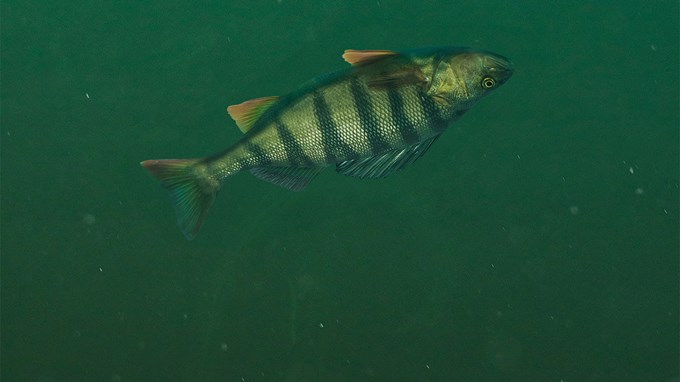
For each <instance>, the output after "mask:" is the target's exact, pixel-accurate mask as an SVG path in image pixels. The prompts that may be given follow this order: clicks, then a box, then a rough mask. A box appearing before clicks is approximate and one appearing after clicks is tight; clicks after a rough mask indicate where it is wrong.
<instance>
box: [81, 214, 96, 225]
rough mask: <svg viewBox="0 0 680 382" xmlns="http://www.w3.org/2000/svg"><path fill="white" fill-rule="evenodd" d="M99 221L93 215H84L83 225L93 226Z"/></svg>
mask: <svg viewBox="0 0 680 382" xmlns="http://www.w3.org/2000/svg"><path fill="white" fill-rule="evenodd" d="M96 221H97V218H95V217H94V215H92V214H85V215H83V223H84V224H86V225H92V224H94V223H95V222H96Z"/></svg>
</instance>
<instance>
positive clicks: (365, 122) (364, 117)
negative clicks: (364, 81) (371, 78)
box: [350, 78, 390, 154]
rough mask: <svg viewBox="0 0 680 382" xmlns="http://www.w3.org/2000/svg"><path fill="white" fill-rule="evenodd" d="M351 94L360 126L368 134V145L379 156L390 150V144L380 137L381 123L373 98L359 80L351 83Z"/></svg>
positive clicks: (353, 80) (354, 79)
mask: <svg viewBox="0 0 680 382" xmlns="http://www.w3.org/2000/svg"><path fill="white" fill-rule="evenodd" d="M350 92H351V94H352V98H353V99H354V106H355V108H356V110H357V114H358V115H359V122H360V126H361V128H362V129H363V130H364V132H365V133H366V136H367V137H368V143H369V144H370V145H371V151H372V152H373V153H374V154H379V153H381V152H383V151H385V150H387V149H389V148H390V145H389V143H388V142H387V141H385V138H384V137H383V136H382V135H380V128H379V122H378V119H377V117H376V115H375V114H374V112H373V107H372V105H371V104H372V102H371V97H370V96H369V95H368V93H367V92H366V90H365V89H364V87H363V86H362V85H361V83H360V82H359V80H358V79H356V78H353V79H352V80H351V81H350Z"/></svg>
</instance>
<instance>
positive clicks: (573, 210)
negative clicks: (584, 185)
mask: <svg viewBox="0 0 680 382" xmlns="http://www.w3.org/2000/svg"><path fill="white" fill-rule="evenodd" d="M569 212H571V214H572V215H578V213H579V209H578V206H571V207H569Z"/></svg>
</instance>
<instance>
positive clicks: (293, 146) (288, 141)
mask: <svg viewBox="0 0 680 382" xmlns="http://www.w3.org/2000/svg"><path fill="white" fill-rule="evenodd" d="M275 123H276V131H277V132H278V133H279V137H281V143H282V144H283V149H284V150H285V151H286V159H287V161H288V162H289V163H290V164H291V165H295V166H304V167H314V161H312V160H311V159H310V158H309V157H308V156H307V154H305V152H304V150H302V146H300V143H299V142H298V141H297V139H295V136H294V135H293V133H291V132H290V129H289V128H288V126H286V125H285V124H284V123H283V122H282V121H280V120H277V121H276V122H275Z"/></svg>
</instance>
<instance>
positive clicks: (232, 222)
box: [0, 0, 680, 382]
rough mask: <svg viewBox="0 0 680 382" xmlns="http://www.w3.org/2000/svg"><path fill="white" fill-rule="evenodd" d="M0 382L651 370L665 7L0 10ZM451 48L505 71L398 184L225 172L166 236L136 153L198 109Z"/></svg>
mask: <svg viewBox="0 0 680 382" xmlns="http://www.w3.org/2000/svg"><path fill="white" fill-rule="evenodd" d="M1 17H2V22H1V28H2V29H1V32H2V34H1V38H2V42H1V46H0V49H1V59H2V62H1V63H2V66H1V75H2V81H1V83H0V85H1V101H2V109H1V130H0V135H1V142H2V151H1V154H2V158H1V159H2V163H1V164H2V173H1V176H2V178H1V182H2V183H1V184H2V193H1V197H2V211H1V212H2V220H1V222H2V231H1V235H2V236H1V238H2V247H1V251H2V252H1V254H2V280H1V281H2V300H1V303H2V306H1V308H2V338H1V351H2V364H1V368H2V373H1V377H2V380H3V381H38V382H54V381H111V382H119V381H555V382H560V381H564V382H572V381H662V382H665V381H676V382H677V381H678V359H679V355H678V326H679V325H678V320H679V318H678V291H679V289H678V288H679V286H678V271H679V270H678V262H679V254H678V230H679V226H678V204H679V200H678V166H679V163H680V162H679V158H678V144H679V141H678V139H679V138H678V136H679V135H678V131H679V121H678V106H679V99H678V3H677V1H672V0H668V1H648V2H644V3H643V2H640V1H632V0H628V1H618V2H613V1H578V2H576V1H559V2H546V1H537V0H532V1H522V2H508V1H455V2H453V1H423V2H414V1H404V0H401V1H396V0H380V1H291V0H280V1H275V0H272V1H239V2H234V1H194V2H178V1H167V0H163V1H158V0H156V1H149V2H135V1H110V0H99V1H69V2H65V1H64V2H58V1H52V2H44V1H16V0H5V1H3V2H2V13H1ZM429 45H467V46H473V47H477V48H483V49H488V50H491V51H494V52H497V53H500V54H503V55H506V56H508V57H510V58H512V59H513V61H514V62H515V65H516V72H515V75H514V77H513V78H512V79H511V80H510V81H509V82H508V83H507V84H506V85H505V86H504V87H503V88H501V89H500V90H498V91H497V92H495V93H494V94H493V95H492V96H490V97H489V98H487V99H484V100H483V101H482V102H481V103H480V104H479V105H477V106H476V107H475V108H474V109H473V110H472V111H470V112H469V113H468V114H467V115H466V116H465V117H463V118H462V119H461V120H460V121H459V123H457V124H456V125H455V126H454V127H452V128H451V129H449V131H447V133H446V134H444V136H443V137H442V139H440V140H439V141H438V143H437V144H436V145H434V147H433V148H432V149H431V150H430V152H429V153H428V154H427V155H426V156H425V157H424V158H423V159H421V160H419V161H418V162H417V163H416V164H414V165H412V166H410V167H409V168H408V169H407V170H405V171H403V172H400V173H398V174H395V175H393V176H391V177H389V178H387V179H384V180H379V181H367V180H364V181H362V180H359V179H354V178H350V177H344V176H341V175H338V174H335V173H334V172H333V171H331V170H328V171H327V172H325V173H324V174H322V175H321V176H319V177H318V178H317V179H316V180H315V181H314V182H313V183H312V184H311V185H310V187H308V188H307V189H306V190H305V191H304V192H301V193H292V192H289V191H287V190H284V189H282V188H279V187H276V186H273V185H271V184H268V183H264V182H262V181H259V180H257V179H255V178H254V177H252V176H250V175H248V174H243V175H239V176H236V177H234V178H233V179H231V180H230V181H228V182H227V183H226V184H225V186H224V188H223V191H222V192H221V193H220V195H219V197H218V200H217V202H216V204H215V206H214V208H213V209H212V210H211V212H210V214H209V216H208V219H207V221H206V223H205V225H204V227H203V230H202V231H201V233H200V235H199V236H198V237H197V238H196V239H195V240H194V241H192V242H187V241H185V239H184V237H183V236H182V235H181V234H180V232H179V230H178V229H177V227H176V225H175V217H174V212H173V211H172V209H171V207H170V204H169V202H168V200H167V197H166V195H165V193H164V192H163V191H162V189H161V188H160V186H159V185H158V183H157V182H156V181H155V180H154V179H152V178H151V177H150V176H149V175H148V174H146V173H145V171H143V169H142V168H140V167H139V165H138V162H139V161H140V160H144V159H156V158H167V157H179V158H181V157H196V156H203V155H208V154H211V153H214V152H217V151H221V150H222V149H224V148H226V147H227V146H228V145H229V144H230V143H231V142H234V141H235V140H236V139H238V138H239V136H240V134H241V133H240V132H239V131H238V129H237V128H236V127H235V124H234V123H233V122H232V121H231V120H230V119H229V118H228V116H227V114H226V111H225V107H226V106H227V105H230V104H234V103H239V102H241V101H243V100H246V99H249V98H254V97H260V96H269V95H277V94H283V93H286V92H287V91H290V90H292V89H294V88H295V87H296V86H297V85H298V84H299V83H301V82H303V81H305V80H307V79H309V78H311V77H313V76H316V75H318V74H321V73H324V72H327V71H331V70H334V69H337V68H341V67H343V66H344V65H346V64H345V63H344V62H343V61H342V60H341V58H340V55H341V53H342V51H343V50H344V49H347V48H355V49H371V48H372V49H400V48H411V47H419V46H429Z"/></svg>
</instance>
